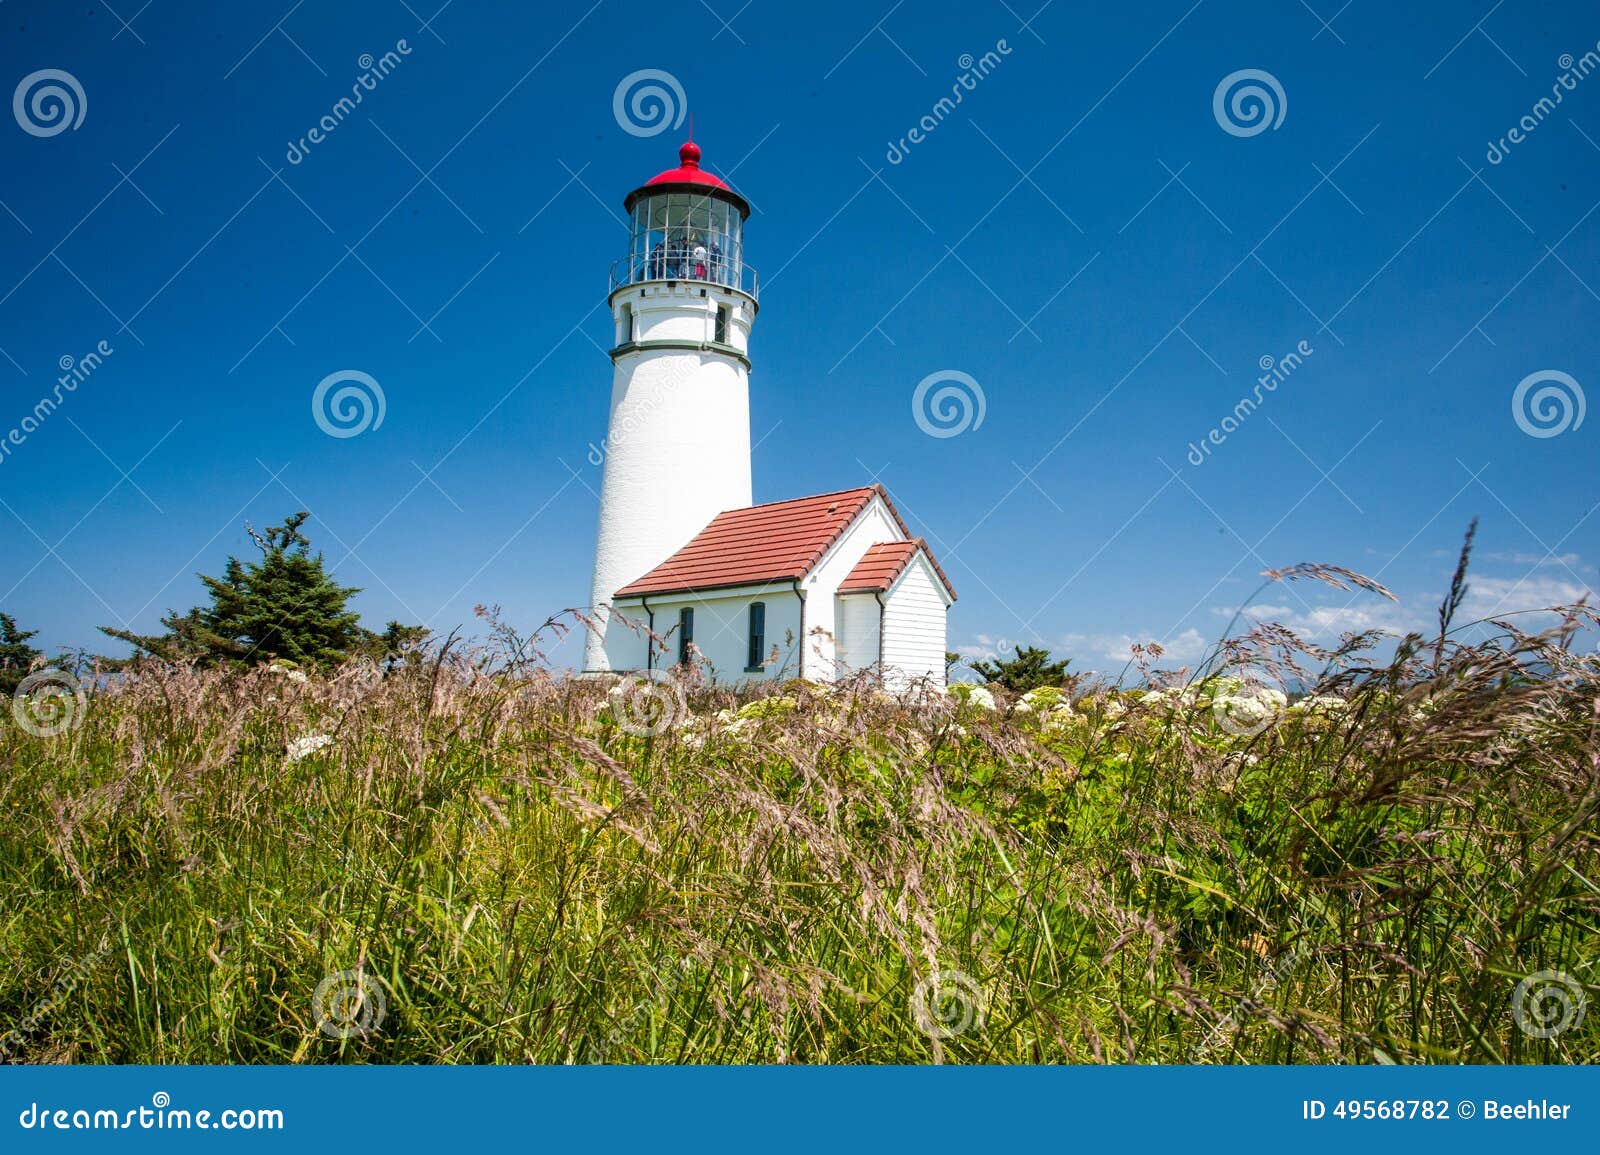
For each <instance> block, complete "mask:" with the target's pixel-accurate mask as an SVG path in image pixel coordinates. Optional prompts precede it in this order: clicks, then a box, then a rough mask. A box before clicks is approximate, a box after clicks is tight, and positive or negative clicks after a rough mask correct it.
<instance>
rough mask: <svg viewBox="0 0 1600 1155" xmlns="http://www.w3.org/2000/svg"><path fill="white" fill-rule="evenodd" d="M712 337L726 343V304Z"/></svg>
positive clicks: (721, 307)
mask: <svg viewBox="0 0 1600 1155" xmlns="http://www.w3.org/2000/svg"><path fill="white" fill-rule="evenodd" d="M713 339H714V340H716V341H718V342H719V343H721V344H723V345H726V344H727V343H728V306H726V305H718V306H717V329H716V333H715V334H714V337H713ZM758 604H759V603H758Z"/></svg>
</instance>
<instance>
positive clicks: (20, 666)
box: [0, 613, 40, 695]
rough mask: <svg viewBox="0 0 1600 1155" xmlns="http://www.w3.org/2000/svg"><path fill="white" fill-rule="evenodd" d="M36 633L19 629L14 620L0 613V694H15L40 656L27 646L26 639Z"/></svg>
mask: <svg viewBox="0 0 1600 1155" xmlns="http://www.w3.org/2000/svg"><path fill="white" fill-rule="evenodd" d="M38 632H39V631H38V630H24V629H19V628H18V626H17V619H16V618H14V617H12V616H11V615H10V614H5V613H0V694H6V695H11V694H14V693H16V692H17V687H18V686H19V685H21V684H22V679H23V678H26V677H27V676H28V670H29V669H30V668H31V667H32V665H33V663H34V660H35V659H36V658H38V657H39V656H40V652H39V651H38V650H36V649H34V648H33V647H32V646H30V645H28V639H29V638H31V637H33V636H34V635H35V634H37V633H38Z"/></svg>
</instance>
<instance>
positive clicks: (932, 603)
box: [883, 553, 947, 685]
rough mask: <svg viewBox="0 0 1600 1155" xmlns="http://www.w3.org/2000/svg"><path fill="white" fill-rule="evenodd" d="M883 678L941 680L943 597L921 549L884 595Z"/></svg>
mask: <svg viewBox="0 0 1600 1155" xmlns="http://www.w3.org/2000/svg"><path fill="white" fill-rule="evenodd" d="M884 602H885V606H884V612H883V664H884V672H885V676H886V678H887V679H888V680H889V681H890V682H891V683H893V684H898V685H904V684H907V683H909V682H912V681H915V680H917V679H919V678H928V679H932V680H933V681H935V682H937V683H939V684H941V685H942V684H943V683H944V653H945V612H946V608H947V602H946V600H945V595H944V589H943V586H942V585H941V584H940V582H939V577H938V575H937V574H936V573H934V571H933V567H932V566H931V565H929V564H928V560H927V558H926V557H924V556H923V555H922V554H921V553H918V554H917V556H916V557H915V558H913V559H912V561H911V564H910V565H909V566H907V567H906V571H905V573H903V574H901V575H900V578H899V580H898V581H896V582H895V584H894V588H893V589H891V590H890V591H889V593H888V595H887V596H886V597H885V598H884Z"/></svg>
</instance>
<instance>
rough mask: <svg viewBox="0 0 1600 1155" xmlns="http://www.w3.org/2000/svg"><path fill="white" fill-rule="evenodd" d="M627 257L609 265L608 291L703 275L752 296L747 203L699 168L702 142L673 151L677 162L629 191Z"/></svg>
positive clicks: (753, 277) (753, 275) (699, 278)
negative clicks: (746, 254)
mask: <svg viewBox="0 0 1600 1155" xmlns="http://www.w3.org/2000/svg"><path fill="white" fill-rule="evenodd" d="M623 207H624V208H625V209H626V210H627V213H628V255H627V257H626V258H624V259H623V260H620V261H618V262H617V263H616V264H615V265H613V266H612V269H611V287H612V289H613V290H615V289H617V288H620V287H621V286H623V285H630V284H636V283H640V282H645V281H702V282H706V283H709V284H714V285H724V286H726V287H728V288H731V289H737V290H739V291H740V292H742V293H746V294H748V295H749V296H750V297H752V298H754V297H755V296H756V288H757V284H756V273H755V270H754V269H752V268H751V267H750V266H748V265H747V264H745V261H744V222H745V220H746V219H747V218H748V217H749V216H750V205H749V202H748V201H746V200H745V199H744V198H743V197H742V196H740V195H739V194H738V193H736V192H734V191H733V190H732V189H731V188H729V187H728V185H727V184H726V182H724V181H722V180H721V179H720V178H718V177H716V176H714V175H713V174H711V173H709V172H707V171H706V170H705V169H703V168H701V167H700V146H699V145H697V144H695V143H694V142H693V141H688V142H687V143H685V144H684V145H683V147H682V148H680V149H679V150H678V167H677V168H674V169H668V170H667V171H666V172H663V173H660V174H658V175H657V176H655V177H652V178H651V179H650V180H649V181H647V182H646V183H645V184H643V185H642V186H640V187H639V188H637V189H635V190H634V191H633V192H631V193H629V194H628V197H627V199H626V200H625V201H624V202H623Z"/></svg>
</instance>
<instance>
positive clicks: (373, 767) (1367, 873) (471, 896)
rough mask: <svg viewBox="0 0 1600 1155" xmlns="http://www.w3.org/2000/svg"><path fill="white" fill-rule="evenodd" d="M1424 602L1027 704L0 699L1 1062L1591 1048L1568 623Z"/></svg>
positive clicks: (1596, 912) (479, 694)
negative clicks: (1398, 631) (1420, 616)
mask: <svg viewBox="0 0 1600 1155" xmlns="http://www.w3.org/2000/svg"><path fill="white" fill-rule="evenodd" d="M1274 577H1275V578H1277V579H1279V580H1320V581H1325V582H1330V583H1333V584H1336V585H1349V584H1351V583H1352V581H1356V579H1354V576H1353V575H1347V574H1344V573H1343V571H1330V570H1325V569H1323V570H1311V569H1309V568H1308V569H1305V570H1302V571H1299V572H1297V571H1283V572H1282V573H1279V574H1276V575H1274ZM1357 584H1359V583H1357ZM1452 612H1453V607H1452V606H1450V605H1449V604H1447V606H1446V607H1445V610H1444V611H1443V612H1442V615H1441V626H1440V630H1439V632H1438V635H1437V636H1436V637H1435V636H1424V635H1412V636H1410V637H1406V638H1402V639H1398V640H1397V639H1393V638H1389V639H1384V638H1379V637H1377V636H1372V635H1368V636H1360V637H1351V638H1348V639H1346V640H1345V641H1344V642H1343V643H1342V644H1341V645H1339V646H1337V647H1335V648H1332V649H1319V648H1317V647H1314V646H1310V645H1308V644H1307V643H1305V642H1303V641H1301V640H1299V639H1298V638H1296V637H1295V636H1294V635H1293V634H1290V633H1289V632H1288V631H1285V630H1281V629H1278V628H1276V627H1272V626H1256V627H1254V628H1252V629H1250V630H1248V631H1246V632H1244V633H1242V634H1240V635H1238V636H1235V637H1232V638H1230V639H1229V640H1228V641H1226V642H1225V643H1223V644H1221V645H1220V646H1219V647H1218V648H1217V650H1216V651H1215V652H1214V653H1213V654H1212V655H1210V657H1208V659H1207V660H1206V661H1205V662H1204V663H1202V664H1201V665H1200V666H1199V667H1197V668H1193V669H1189V670H1186V671H1181V672H1169V671H1164V670H1163V668H1162V666H1161V654H1160V652H1159V650H1158V649H1154V648H1152V649H1149V650H1145V651H1141V652H1140V653H1139V655H1138V659H1137V662H1136V665H1135V667H1134V668H1132V669H1131V670H1130V671H1128V672H1127V674H1126V676H1124V677H1123V678H1122V679H1121V680H1120V682H1118V683H1116V684H1113V683H1110V682H1106V681H1092V680H1084V679H1071V678H1069V679H1066V681H1065V682H1064V684H1062V685H1061V686H1058V687H1049V688H1042V689H1036V690H1033V691H1031V692H1029V693H1027V694H1025V695H1024V694H1016V693H1008V692H1006V691H1005V690H1004V689H1003V688H1000V687H988V688H971V687H960V688H955V689H953V690H951V691H950V692H945V691H943V690H942V689H938V688H933V687H910V688H903V689H901V690H899V691H897V692H889V691H887V690H885V689H884V688H883V687H881V686H879V685H877V684H875V683H874V681H873V680H872V679H870V678H868V677H861V678H858V679H856V680H854V681H850V682H845V683H841V684H837V685H827V686H824V685H810V684H805V683H786V684H782V685H770V686H766V687H763V688H760V689H753V690H750V689H746V690H741V689H735V688H728V687H718V686H715V685H709V684H706V682H705V681H704V680H703V679H702V678H700V677H698V676H696V674H695V672H694V671H681V672H679V673H678V674H677V675H675V676H674V677H673V678H671V679H668V680H663V681H656V682H640V681H637V680H615V679H610V680H599V679H587V680H586V679H574V678H568V677H564V676H560V675H558V674H555V673H552V672H551V671H550V670H549V669H548V668H547V667H546V664H545V663H544V662H542V661H541V660H540V658H539V656H538V652H537V648H538V646H540V645H542V644H545V643H547V642H548V641H549V640H550V638H551V636H552V634H553V633H557V632H559V631H560V630H561V629H562V628H563V626H562V624H561V623H559V622H556V623H550V624H548V625H547V627H546V629H545V630H544V631H543V632H542V633H541V634H539V635H537V636H536V637H534V638H532V639H527V638H520V637H517V636H516V635H514V634H512V633H511V632H510V631H508V630H504V629H500V630H498V631H497V632H496V633H495V634H494V635H493V636H492V637H491V639H490V641H489V642H487V643H485V644H484V645H482V646H480V647H478V648H476V649H474V648H469V647H465V646H462V645H460V644H458V643H455V642H453V641H447V642H445V643H443V644H436V645H434V646H433V647H431V648H429V649H427V650H426V651H419V652H416V653H414V654H413V655H412V656H411V657H410V659H409V660H407V661H404V662H400V663H397V664H394V665H393V666H392V668H384V667H383V666H380V665H378V664H375V663H372V662H357V663H350V664H347V665H344V666H340V667H337V668H333V669H330V670H326V671H317V670H300V669H296V668H294V667H291V666H286V665H284V664H281V663H278V664H273V665H262V666H258V667H256V668H254V669H249V670H229V669H220V668H216V669H199V668H195V667H193V666H191V665H185V664H171V663H161V662H145V663H141V664H140V665H139V666H138V667H136V668H135V669H133V670H131V671H128V672H126V673H122V674H118V675H116V676H112V677H103V678H99V679H93V678H91V679H86V680H85V687H86V688H85V689H84V690H83V691H82V697H81V698H80V697H76V696H75V695H74V694H72V693H67V694H65V695H64V696H63V697H60V698H57V699H56V700H55V701H54V703H53V705H51V704H48V703H46V704H44V705H43V706H40V708H47V707H48V708H51V709H54V710H55V711H56V714H55V715H54V722H53V723H52V724H48V725H41V724H39V721H38V719H36V718H35V719H32V720H31V721H30V724H28V725H24V724H23V721H24V712H13V711H10V710H8V711H6V712H5V715H4V720H3V721H0V1055H3V1056H4V1057H5V1058H6V1059H8V1060H10V1061H23V1062H78V1063H199V1062H206V1063H214V1062H224V1063H227V1062H249V1063H287V1062H305V1063H327V1062H386V1063H393V1062H408V1063H409V1062H415V1063H513V1062H516V1063H520V1062H536V1063H595V1062H604V1063H637V1062H646V1063H746V1062H760V1063H785V1062H790V1063H926V1062H961V1063H1034V1062H1046V1063H1049V1062H1071V1063H1186V1062H1187V1063H1311V1062H1317V1063H1374V1062H1377V1063H1389V1062H1394V1063H1458V1062H1468V1063H1479V1062H1485V1063H1487V1062H1510V1063H1523V1062H1562V1063H1567V1062H1592V1061H1595V1060H1596V1059H1600V1014H1596V1013H1589V1014H1585V1011H1586V1010H1591V1011H1592V1008H1590V1007H1588V1006H1587V1004H1588V1003H1589V1002H1591V1001H1592V1000H1593V998H1594V996H1595V995H1596V993H1597V991H1600V984H1597V975H1600V967H1597V963H1596V960H1597V959H1600V824H1597V821H1596V814H1597V809H1600V713H1597V710H1600V661H1597V660H1596V657H1595V656H1594V655H1592V654H1583V653H1577V652H1574V650H1573V648H1572V646H1571V642H1572V639H1573V637H1574V635H1575V632H1576V629H1577V627H1578V626H1579V625H1580V624H1582V623H1585V622H1587V623H1588V624H1590V625H1593V624H1594V616H1593V614H1592V613H1590V612H1589V611H1588V610H1586V609H1584V608H1582V607H1577V608H1574V609H1569V610H1568V611H1567V613H1566V615H1565V617H1564V618H1561V619H1559V622H1558V624H1557V625H1556V626H1555V627H1554V628H1551V629H1549V630H1545V631H1543V632H1536V633H1530V632H1523V630H1521V629H1519V628H1518V626H1517V625H1515V624H1514V623H1513V622H1511V621H1503V622H1498V623H1491V624H1472V625H1459V626H1458V625H1455V624H1453V623H1452V622H1451V616H1452ZM1468 638H1470V639H1471V640H1470V642H1469V641H1468ZM1269 684H1270V685H1271V686H1275V687H1280V688H1282V692H1279V690H1277V689H1263V688H1262V687H1264V686H1267V685H1269Z"/></svg>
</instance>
